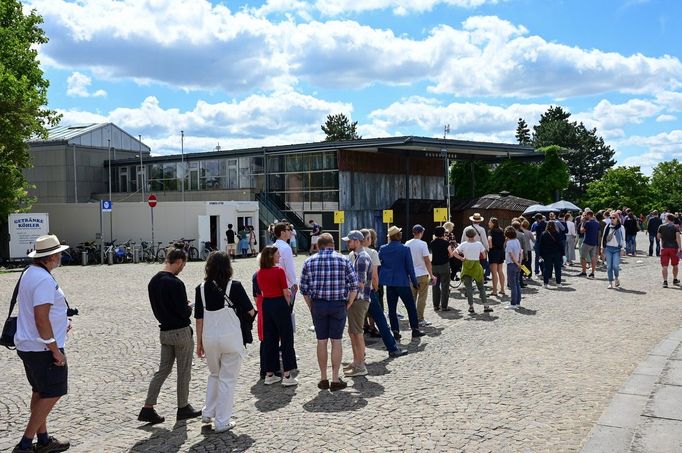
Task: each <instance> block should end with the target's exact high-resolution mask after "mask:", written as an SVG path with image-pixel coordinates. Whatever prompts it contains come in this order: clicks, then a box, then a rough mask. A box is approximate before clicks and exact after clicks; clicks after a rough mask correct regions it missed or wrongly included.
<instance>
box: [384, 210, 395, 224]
mask: <svg viewBox="0 0 682 453" xmlns="http://www.w3.org/2000/svg"><path fill="white" fill-rule="evenodd" d="M383 214H384V223H393V209H384V212H383Z"/></svg>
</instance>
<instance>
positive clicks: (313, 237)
mask: <svg viewBox="0 0 682 453" xmlns="http://www.w3.org/2000/svg"><path fill="white" fill-rule="evenodd" d="M318 239H320V236H312V244H313V245H317V240H318Z"/></svg>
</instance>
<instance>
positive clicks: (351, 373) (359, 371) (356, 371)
mask: <svg viewBox="0 0 682 453" xmlns="http://www.w3.org/2000/svg"><path fill="white" fill-rule="evenodd" d="M344 375H346V376H347V377H357V376H367V367H364V366H363V367H362V368H360V367H353V368H352V369H350V370H348V371H347V372H344Z"/></svg>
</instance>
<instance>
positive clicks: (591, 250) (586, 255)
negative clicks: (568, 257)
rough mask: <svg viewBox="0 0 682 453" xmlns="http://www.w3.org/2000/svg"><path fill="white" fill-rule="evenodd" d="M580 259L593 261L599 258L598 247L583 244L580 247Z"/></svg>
mask: <svg viewBox="0 0 682 453" xmlns="http://www.w3.org/2000/svg"><path fill="white" fill-rule="evenodd" d="M580 258H582V259H584V260H585V261H592V260H593V259H595V258H597V246H596V245H587V244H583V245H581V246H580Z"/></svg>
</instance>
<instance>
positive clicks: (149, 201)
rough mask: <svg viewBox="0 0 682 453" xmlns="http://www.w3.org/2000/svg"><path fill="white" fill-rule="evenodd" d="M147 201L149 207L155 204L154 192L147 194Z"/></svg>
mask: <svg viewBox="0 0 682 453" xmlns="http://www.w3.org/2000/svg"><path fill="white" fill-rule="evenodd" d="M147 203H149V207H150V208H153V207H154V206H156V195H154V194H151V195H149V198H147Z"/></svg>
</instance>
